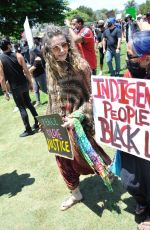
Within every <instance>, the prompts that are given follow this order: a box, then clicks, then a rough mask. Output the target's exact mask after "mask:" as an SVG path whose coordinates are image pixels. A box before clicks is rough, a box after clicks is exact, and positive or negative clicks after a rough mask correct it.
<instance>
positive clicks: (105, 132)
mask: <svg viewBox="0 0 150 230" xmlns="http://www.w3.org/2000/svg"><path fill="white" fill-rule="evenodd" d="M92 94H93V95H94V99H93V109H94V121H95V130H96V140H97V141H98V142H100V141H101V142H103V143H105V144H107V145H109V146H111V147H114V148H116V149H120V150H122V151H125V152H128V153H130V154H133V155H135V156H137V157H141V158H143V159H146V160H150V81H148V80H141V79H134V78H117V77H100V76H97V77H96V76H93V77H92Z"/></svg>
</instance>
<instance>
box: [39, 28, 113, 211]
mask: <svg viewBox="0 0 150 230" xmlns="http://www.w3.org/2000/svg"><path fill="white" fill-rule="evenodd" d="M43 54H44V57H45V61H46V73H47V85H48V94H49V103H48V108H47V114H54V113H55V114H56V113H57V114H59V115H61V116H62V118H63V121H64V124H63V126H64V127H66V128H67V129H68V132H69V135H70V137H71V138H70V139H71V142H72V148H73V154H74V159H73V160H69V159H65V158H63V157H60V156H56V161H57V164H58V167H59V169H60V172H61V174H62V176H63V179H64V181H65V183H66V185H67V187H68V188H69V190H70V191H71V196H70V197H69V198H68V199H67V200H66V201H64V202H63V203H62V205H61V207H60V209H61V210H66V209H68V208H70V207H71V206H72V205H73V204H75V203H77V202H79V201H81V200H82V199H83V197H82V194H81V192H80V190H79V176H80V175H81V174H82V175H87V174H92V173H94V170H93V169H92V168H91V167H90V166H89V165H88V164H87V162H86V161H85V159H84V158H83V157H82V156H81V154H80V152H81V149H80V146H79V145H78V144H77V140H76V139H75V133H74V118H75V117H76V118H77V119H78V121H79V122H81V125H82V127H83V130H84V132H85V133H86V137H87V138H88V140H89V141H90V144H91V146H92V147H93V148H94V149H95V151H96V152H97V153H98V154H99V156H100V157H101V158H102V161H103V164H104V167H105V166H107V165H109V164H110V163H111V160H110V158H109V157H108V155H107V154H106V153H105V152H104V151H103V149H102V148H101V147H100V146H99V145H98V144H97V143H96V142H95V141H94V139H93V137H92V135H93V117H92V104H91V100H90V95H91V87H90V85H91V82H90V80H91V79H90V78H91V70H90V67H89V65H88V63H87V62H86V61H85V60H84V59H82V58H81V57H80V55H79V53H78V52H77V50H76V48H75V45H74V43H73V41H72V39H71V37H70V35H69V32H68V30H67V29H66V28H62V27H59V26H54V25H50V26H48V27H47V30H46V32H45V35H44V39H43Z"/></svg>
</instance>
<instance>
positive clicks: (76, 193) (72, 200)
mask: <svg viewBox="0 0 150 230" xmlns="http://www.w3.org/2000/svg"><path fill="white" fill-rule="evenodd" d="M82 199H83V196H82V194H81V192H80V190H79V187H77V188H76V189H75V190H72V195H71V196H70V197H68V198H67V199H66V200H65V201H64V202H63V203H62V204H61V206H60V210H61V211H65V210H67V209H68V208H71V207H72V206H73V205H74V204H76V203H79V202H80V201H81V200H82Z"/></svg>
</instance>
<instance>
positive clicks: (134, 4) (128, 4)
mask: <svg viewBox="0 0 150 230" xmlns="http://www.w3.org/2000/svg"><path fill="white" fill-rule="evenodd" d="M136 6H137V3H136V2H135V0H129V1H128V2H127V3H125V9H127V8H129V7H136Z"/></svg>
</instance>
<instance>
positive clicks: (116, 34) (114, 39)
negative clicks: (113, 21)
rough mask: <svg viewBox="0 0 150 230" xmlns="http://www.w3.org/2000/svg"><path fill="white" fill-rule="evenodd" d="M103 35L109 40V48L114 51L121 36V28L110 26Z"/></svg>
mask: <svg viewBox="0 0 150 230" xmlns="http://www.w3.org/2000/svg"><path fill="white" fill-rule="evenodd" d="M103 37H104V38H105V39H106V41H107V49H108V50H112V51H114V50H116V49H117V43H118V38H121V30H120V29H118V28H116V27H115V28H113V29H109V28H108V29H106V30H105V31H104V33H103Z"/></svg>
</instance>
